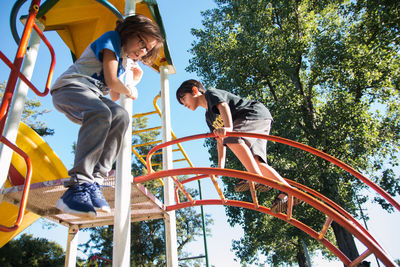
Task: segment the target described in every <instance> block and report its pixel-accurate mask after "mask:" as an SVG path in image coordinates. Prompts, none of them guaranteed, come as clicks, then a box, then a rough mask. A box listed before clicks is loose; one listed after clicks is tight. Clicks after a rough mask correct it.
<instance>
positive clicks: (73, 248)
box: [64, 225, 79, 267]
mask: <svg viewBox="0 0 400 267" xmlns="http://www.w3.org/2000/svg"><path fill="white" fill-rule="evenodd" d="M78 237H79V228H78V226H76V225H72V226H70V227H69V228H68V240H67V251H66V252H65V264H64V266H65V267H75V266H76V254H77V251H78V249H77V248H78V240H79V238H78Z"/></svg>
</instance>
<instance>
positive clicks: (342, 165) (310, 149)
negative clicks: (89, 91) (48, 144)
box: [146, 132, 400, 211]
mask: <svg viewBox="0 0 400 267" xmlns="http://www.w3.org/2000/svg"><path fill="white" fill-rule="evenodd" d="M226 136H228V137H243V136H245V137H250V138H260V139H266V140H269V141H274V142H277V143H281V144H285V145H289V146H292V147H295V148H298V149H301V150H304V151H307V152H309V153H311V154H314V155H316V156H318V157H321V158H323V159H325V160H327V161H329V162H331V163H333V164H334V165H336V166H338V167H339V168H341V169H343V170H345V171H347V172H348V173H350V174H352V175H354V176H355V177H356V178H358V179H360V180H361V181H363V182H364V183H365V184H367V185H368V186H369V187H371V188H372V189H374V190H375V191H376V192H377V193H378V194H380V195H381V196H383V197H384V198H385V199H386V200H387V201H388V202H389V203H390V204H392V205H393V206H394V207H395V208H396V209H398V210H399V211H400V204H399V203H398V202H397V201H396V200H395V199H394V198H393V197H392V196H390V195H389V194H388V193H387V192H386V191H385V190H383V189H382V188H381V187H380V186H378V185H377V184H375V183H374V182H372V181H371V180H370V179H368V178H367V177H365V176H363V175H362V174H361V173H360V172H358V171H356V170H355V169H353V168H352V167H350V166H349V165H347V164H346V163H344V162H342V161H340V160H338V159H337V158H335V157H333V156H331V155H328V154H327V153H325V152H322V151H320V150H318V149H316V148H313V147H310V146H307V145H304V144H302V143H299V142H296V141H292V140H289V139H286V138H282V137H278V136H273V135H264V134H258V133H249V132H228V133H226ZM200 138H215V135H214V134H213V133H207V134H198V135H192V136H186V137H183V138H179V139H175V140H172V141H168V142H165V143H162V144H160V145H157V146H155V147H153V148H152V149H151V150H150V151H149V155H148V156H147V158H146V164H147V166H150V164H149V162H150V160H151V154H152V153H153V152H154V151H157V150H159V149H161V148H163V147H167V146H170V145H174V144H177V143H182V142H186V141H190V140H195V139H200ZM148 171H149V173H150V172H151V170H150V169H148Z"/></svg>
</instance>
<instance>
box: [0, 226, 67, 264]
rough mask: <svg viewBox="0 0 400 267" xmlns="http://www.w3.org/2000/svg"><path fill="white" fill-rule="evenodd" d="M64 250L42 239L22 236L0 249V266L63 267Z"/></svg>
mask: <svg viewBox="0 0 400 267" xmlns="http://www.w3.org/2000/svg"><path fill="white" fill-rule="evenodd" d="M64 254H65V253H64V250H63V249H62V247H61V246H60V245H59V244H57V243H55V242H51V241H48V240H47V239H44V238H34V237H32V236H31V235H27V234H23V235H21V236H20V237H19V238H18V239H16V240H11V241H10V242H8V243H7V244H6V245H4V246H3V247H2V248H0V265H1V266H4V267H8V266H9V267H11V266H12V267H25V266H32V267H48V266H55V267H56V266H64V259H65V255H64Z"/></svg>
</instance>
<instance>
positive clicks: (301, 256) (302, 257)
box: [296, 239, 309, 267]
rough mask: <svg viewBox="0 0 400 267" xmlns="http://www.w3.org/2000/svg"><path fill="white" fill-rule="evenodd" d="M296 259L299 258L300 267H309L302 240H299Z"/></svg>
mask: <svg viewBox="0 0 400 267" xmlns="http://www.w3.org/2000/svg"><path fill="white" fill-rule="evenodd" d="M296 258H297V263H298V264H299V267H309V266H308V262H307V258H306V254H305V252H304V247H303V244H302V243H301V240H300V239H299V240H298V243H297V253H296Z"/></svg>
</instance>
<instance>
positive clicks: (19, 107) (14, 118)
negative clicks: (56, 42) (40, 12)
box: [0, 21, 44, 202]
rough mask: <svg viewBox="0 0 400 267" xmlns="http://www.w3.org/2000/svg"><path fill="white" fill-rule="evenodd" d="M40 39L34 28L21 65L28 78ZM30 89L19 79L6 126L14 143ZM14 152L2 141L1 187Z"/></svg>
mask: <svg viewBox="0 0 400 267" xmlns="http://www.w3.org/2000/svg"><path fill="white" fill-rule="evenodd" d="M36 24H37V25H38V27H39V28H40V29H41V30H43V29H44V26H43V24H42V23H40V22H39V21H36ZM40 40H41V39H40V37H39V35H38V34H37V33H36V31H35V30H33V31H32V35H31V38H30V40H29V45H28V48H27V50H26V55H25V58H24V62H23V64H22V67H21V73H22V74H24V75H25V76H26V78H27V79H28V80H30V79H31V78H32V73H33V69H34V68H35V63H36V58H37V54H38V51H39V45H40ZM28 90H29V87H28V86H27V85H26V84H25V83H24V82H21V80H18V82H17V85H16V89H15V91H14V97H13V99H12V102H11V106H10V110H9V113H8V118H7V122H6V125H5V128H4V136H5V137H6V138H7V139H8V140H9V141H10V142H12V143H14V144H15V140H16V139H17V134H18V128H19V122H20V121H21V115H22V112H23V110H24V105H25V100H26V96H27V94H28ZM12 154H13V151H12V150H11V149H10V148H9V147H8V146H6V145H4V144H3V143H0V188H2V187H3V186H4V183H5V182H6V179H7V175H8V169H9V166H10V162H11V157H12ZM0 202H1V199H0Z"/></svg>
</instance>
